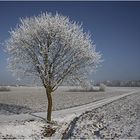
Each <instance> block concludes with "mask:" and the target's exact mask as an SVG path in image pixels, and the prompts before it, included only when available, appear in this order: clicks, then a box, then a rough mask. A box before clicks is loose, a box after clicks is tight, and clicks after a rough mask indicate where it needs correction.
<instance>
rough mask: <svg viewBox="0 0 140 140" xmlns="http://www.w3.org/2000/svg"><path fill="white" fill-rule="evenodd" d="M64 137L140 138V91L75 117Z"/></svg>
mask: <svg viewBox="0 0 140 140" xmlns="http://www.w3.org/2000/svg"><path fill="white" fill-rule="evenodd" d="M63 138H71V139H140V93H137V94H132V95H130V96H127V97H124V98H121V99H119V100H116V101H114V102H112V103H110V104H106V105H104V106H102V107H100V108H97V109H93V110H92V111H87V112H86V113H84V114H82V115H81V116H79V117H77V118H75V119H74V120H73V122H72V123H71V125H70V126H69V128H68V131H67V132H66V134H65V136H64V137H63Z"/></svg>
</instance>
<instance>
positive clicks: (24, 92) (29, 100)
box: [0, 87, 132, 115]
mask: <svg viewBox="0 0 140 140" xmlns="http://www.w3.org/2000/svg"><path fill="white" fill-rule="evenodd" d="M73 88H75V87H60V88H59V89H58V90H57V91H56V92H54V93H53V110H60V109H64V108H69V107H74V106H78V105H82V104H87V103H90V102H94V101H97V100H100V99H104V98H108V97H112V96H117V95H121V94H124V93H126V92H128V91H131V90H132V88H107V90H106V91H105V92H70V91H69V89H73ZM10 89H11V91H8V92H0V114H6V115H12V114H21V113H33V112H44V111H46V107H47V97H46V94H45V90H44V89H43V88H41V87H10Z"/></svg>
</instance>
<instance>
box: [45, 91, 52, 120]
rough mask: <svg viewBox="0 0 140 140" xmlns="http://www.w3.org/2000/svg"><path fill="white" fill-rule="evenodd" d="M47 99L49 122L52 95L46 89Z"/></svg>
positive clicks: (48, 118) (49, 118)
mask: <svg viewBox="0 0 140 140" xmlns="http://www.w3.org/2000/svg"><path fill="white" fill-rule="evenodd" d="M46 94H47V99H48V110H47V121H48V122H51V114H52V95H51V92H50V91H49V90H47V89H46Z"/></svg>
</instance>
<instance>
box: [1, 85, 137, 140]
mask: <svg viewBox="0 0 140 140" xmlns="http://www.w3.org/2000/svg"><path fill="white" fill-rule="evenodd" d="M133 89H137V90H139V88H107V90H106V92H67V90H68V88H60V89H59V90H58V91H57V92H55V93H54V95H53V99H54V101H56V102H57V104H55V106H56V105H58V107H56V108H55V109H57V110H58V109H62V108H68V107H72V106H78V105H81V104H86V103H89V102H94V101H97V100H100V99H104V98H110V97H112V98H114V97H115V96H116V97H118V96H119V95H121V96H122V95H123V94H125V93H128V92H130V91H132V90H133ZM87 96H89V97H87ZM113 96H114V97H113ZM6 97H7V98H6ZM45 97H46V96H45V92H44V90H43V89H42V88H35V87H34V88H33V87H19V88H11V91H10V92H0V103H1V104H4V105H5V104H8V107H10V106H11V105H13V106H12V107H11V108H8V109H7V111H4V108H2V109H1V111H0V112H1V115H0V116H2V115H4V114H5V115H8V116H9V115H10V114H11V115H12V114H18V113H26V112H27V113H29V112H30V111H31V112H37V111H39V112H40V111H44V110H45V109H46V105H45V106H44V109H43V110H40V109H41V107H43V103H45V104H46V98H45ZM116 97H115V98H116ZM57 98H58V99H57ZM3 99H4V100H3ZM38 99H39V101H40V102H39V101H38ZM41 100H42V101H41ZM80 100H82V101H80ZM4 101H5V102H4ZM8 102H9V103H8ZM36 102H37V103H36ZM19 105H20V107H21V108H18V107H19ZM37 105H39V107H38V106H37ZM15 106H16V107H17V108H15ZM25 106H26V107H25ZM86 106H88V105H86ZM0 107H1V106H0ZM5 107H6V106H5ZM22 107H23V108H22ZM14 108H15V110H14ZM27 108H29V110H28V109H27ZM11 109H12V110H11ZM24 109H25V110H26V111H25V112H24ZM79 109H80V108H79ZM68 110H70V109H68ZM87 111H88V112H86V113H84V114H82V115H80V116H79V117H78V116H77V114H72V115H70V114H68V115H66V117H62V118H61V115H60V116H59V117H58V115H57V113H56V116H55V117H54V118H53V120H54V121H55V122H54V124H46V122H44V121H43V120H38V119H34V120H33V119H27V120H26V119H23V120H22V121H15V120H16V119H15V120H14V121H12V122H0V139H37V140H38V139H44V138H45V139H46V131H45V130H47V131H48V134H50V133H51V132H52V131H50V128H49V127H48V126H50V127H51V128H53V129H54V131H56V132H55V133H54V134H53V135H52V137H51V138H54V139H58V138H59V139H61V138H62V137H63V138H72V139H75V138H87V139H93V138H99V139H100V138H108V139H111V138H113V139H119V138H131V139H132V138H137V139H139V138H140V93H133V94H132V95H129V96H126V97H123V98H121V99H118V100H116V101H113V102H111V103H109V104H106V105H104V106H102V107H99V108H97V109H90V110H89V109H88V110H87ZM61 112H63V110H62V111H61ZM64 112H67V111H64ZM64 112H63V113H64ZM11 115H10V116H11ZM10 116H9V117H10ZM12 116H13V115H12ZM12 116H11V118H12ZM15 116H16V115H15ZM18 116H21V117H22V115H18ZM23 117H24V115H23ZM73 119H74V121H72V120H73ZM70 122H71V123H70ZM49 138H50V137H48V139H49Z"/></svg>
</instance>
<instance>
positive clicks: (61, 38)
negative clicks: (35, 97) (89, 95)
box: [6, 13, 101, 121]
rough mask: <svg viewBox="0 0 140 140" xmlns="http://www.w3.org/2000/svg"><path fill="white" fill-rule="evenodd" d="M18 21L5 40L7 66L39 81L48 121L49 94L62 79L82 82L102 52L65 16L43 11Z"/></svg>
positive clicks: (81, 29)
mask: <svg viewBox="0 0 140 140" xmlns="http://www.w3.org/2000/svg"><path fill="white" fill-rule="evenodd" d="M20 21H21V23H20V24H19V25H18V27H17V28H15V29H14V30H13V31H11V32H10V34H11V38H10V39H9V40H8V41H7V42H6V46H7V50H8V52H9V54H10V58H9V67H10V69H11V70H12V71H13V72H14V73H16V75H17V76H20V77H23V76H24V77H25V76H27V78H29V77H30V76H31V77H32V79H33V78H35V79H38V81H41V82H42V84H43V86H44V87H45V89H46V94H47V97H48V116H47V120H48V121H51V109H52V99H51V93H52V92H53V91H54V90H56V89H57V88H58V86H60V85H61V84H62V83H63V82H72V83H74V84H76V85H77V84H82V85H84V82H85V81H87V75H88V74H89V73H90V72H92V71H93V70H95V69H96V68H97V66H98V64H99V63H100V58H101V55H100V54H99V53H98V52H96V51H95V46H94V44H93V42H92V40H91V37H90V35H89V34H87V33H85V32H84V31H83V28H82V27H81V25H78V24H77V23H76V22H74V21H70V20H69V18H68V17H65V16H62V15H59V14H56V15H54V16H53V15H51V14H48V13H43V14H41V15H39V16H37V17H31V18H25V19H21V20H20Z"/></svg>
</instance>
